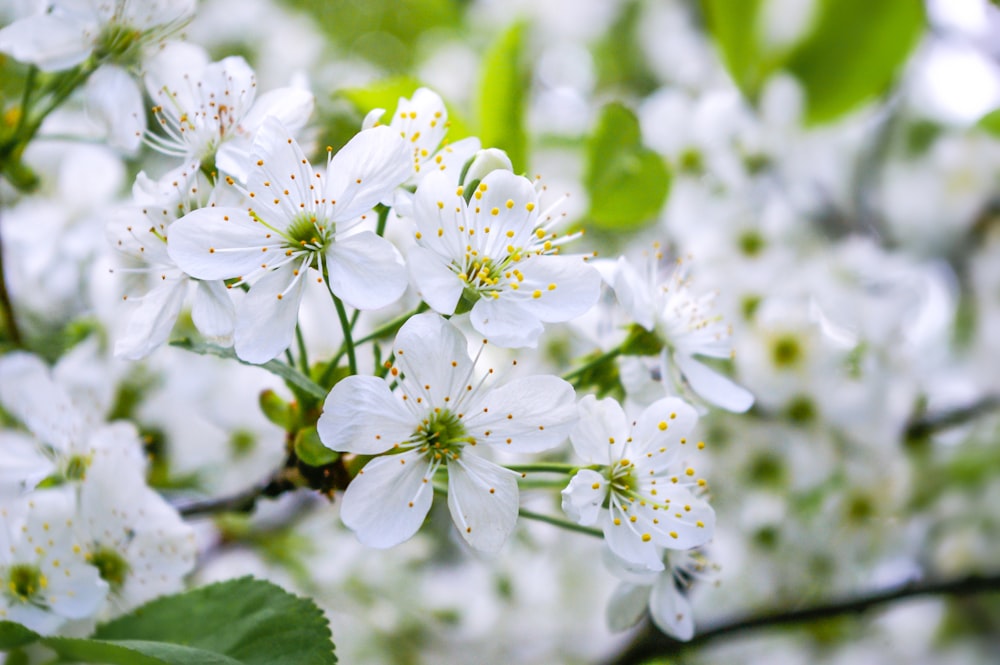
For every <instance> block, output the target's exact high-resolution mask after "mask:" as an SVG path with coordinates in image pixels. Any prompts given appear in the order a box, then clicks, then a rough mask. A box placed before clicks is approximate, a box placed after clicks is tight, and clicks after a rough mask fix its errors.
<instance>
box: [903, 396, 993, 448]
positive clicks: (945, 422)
mask: <svg viewBox="0 0 1000 665" xmlns="http://www.w3.org/2000/svg"><path fill="white" fill-rule="evenodd" d="M998 408H1000V395H987V396H985V397H983V398H981V399H980V400H979V401H978V402H973V403H972V404H969V405H967V406H963V407H959V408H957V409H952V410H951V411H942V412H940V413H934V414H930V415H925V416H922V417H919V418H913V419H912V420H910V422H909V423H908V424H907V426H906V439H907V440H913V439H922V438H924V437H927V436H930V435H931V434H934V433H935V432H940V431H941V430H944V429H948V428H949V427H954V426H955V425H961V424H962V423H964V422H968V421H970V420H974V419H975V418H978V417H979V416H981V415H984V414H987V413H989V412H990V411H993V410H995V409H998Z"/></svg>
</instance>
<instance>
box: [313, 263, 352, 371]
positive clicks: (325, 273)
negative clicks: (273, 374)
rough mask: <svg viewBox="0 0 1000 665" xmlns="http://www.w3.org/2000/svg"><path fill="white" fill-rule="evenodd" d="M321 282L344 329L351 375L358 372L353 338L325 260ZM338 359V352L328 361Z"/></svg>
mask: <svg viewBox="0 0 1000 665" xmlns="http://www.w3.org/2000/svg"><path fill="white" fill-rule="evenodd" d="M322 264H323V283H324V284H326V290H327V292H328V293H329V294H330V297H331V298H333V305H334V307H336V308H337V318H338V319H340V327H341V329H342V330H343V331H344V351H345V352H346V353H347V367H348V369H349V370H350V371H351V376H354V375H355V374H357V373H358V361H357V358H356V357H355V355H354V339H353V337H352V336H351V321H350V319H348V318H347V310H346V309H345V308H344V302H343V301H342V300H341V299H340V298H338V297H337V295H336V294H335V293H334V292H333V289H332V288H330V271H329V270H328V269H327V267H326V262H325V261H323V262H322ZM339 359H340V354H339V353H338V354H337V356H336V357H335V358H334V360H331V361H330V363H331V364H332V363H334V362H335V361H337V360H339Z"/></svg>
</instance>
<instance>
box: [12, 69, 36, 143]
mask: <svg viewBox="0 0 1000 665" xmlns="http://www.w3.org/2000/svg"><path fill="white" fill-rule="evenodd" d="M37 76H38V67H36V66H34V65H32V66H31V68H30V69H29V70H28V75H27V76H26V77H25V80H24V94H23V95H22V96H21V115H20V117H19V118H18V119H17V127H15V128H14V136H17V135H18V134H20V133H21V130H22V129H24V125H25V123H26V122H27V121H28V106H29V105H30V104H31V91H32V89H33V88H34V87H35V78H37Z"/></svg>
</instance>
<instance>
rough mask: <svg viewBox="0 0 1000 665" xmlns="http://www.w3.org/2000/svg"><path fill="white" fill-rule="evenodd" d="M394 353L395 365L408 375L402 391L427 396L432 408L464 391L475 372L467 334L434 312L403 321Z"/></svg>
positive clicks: (405, 375) (442, 404) (404, 374)
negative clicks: (466, 337) (470, 356)
mask: <svg viewBox="0 0 1000 665" xmlns="http://www.w3.org/2000/svg"><path fill="white" fill-rule="evenodd" d="M393 355H394V357H395V360H396V367H397V368H399V370H400V372H402V375H403V376H404V377H407V378H404V379H403V390H404V391H406V392H407V393H408V394H410V395H414V396H418V395H422V396H424V397H426V398H427V399H428V400H429V403H430V406H431V407H434V406H444V405H445V401H444V400H445V398H446V397H447V398H448V399H450V398H451V397H452V396H455V395H459V394H461V392H462V388H463V385H464V384H465V382H466V381H467V380H468V379H469V377H470V376H471V375H472V370H473V366H472V360H471V359H470V358H469V352H468V343H467V341H466V339H465V335H463V334H462V333H461V332H460V331H459V330H458V328H456V327H455V326H454V325H452V324H451V323H449V322H448V321H445V320H444V319H443V318H441V317H440V316H438V315H437V314H434V313H432V312H426V313H424V314H418V315H416V316H412V317H410V319H409V320H408V321H407V322H406V323H404V324H403V327H402V328H400V329H399V333H398V334H397V335H396V341H395V343H394V344H393ZM411 382H414V383H411Z"/></svg>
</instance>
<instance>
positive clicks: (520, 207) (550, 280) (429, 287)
mask: <svg viewBox="0 0 1000 665" xmlns="http://www.w3.org/2000/svg"><path fill="white" fill-rule="evenodd" d="M464 194H465V192H464V191H463V189H462V188H461V187H459V188H458V189H456V188H455V184H454V182H453V181H452V180H451V179H450V178H448V177H447V176H445V175H441V174H432V175H429V176H427V178H426V179H425V180H424V181H423V183H422V184H421V185H420V188H419V189H418V190H417V196H416V201H415V202H414V216H415V218H416V221H417V229H418V231H417V232H416V234H415V235H416V239H417V246H416V247H413V248H412V249H411V250H410V253H409V256H408V260H409V266H410V275H411V277H412V279H413V281H414V283H415V284H416V286H417V289H418V290H419V292H420V295H421V297H422V298H423V299H424V300H425V301H426V302H427V304H428V305H430V306H431V308H433V309H434V310H435V311H437V312H440V313H441V314H452V313H454V312H455V311H456V308H459V306H460V302H462V303H464V304H465V305H466V306H469V307H471V313H470V318H471V321H472V325H473V327H474V328H475V329H476V330H477V331H478V332H480V333H482V334H483V335H485V336H486V337H487V338H488V339H489V341H490V342H491V343H494V344H498V345H500V346H505V347H524V346H531V347H533V346H535V345H536V344H537V343H538V338H539V336H540V335H541V334H542V330H543V326H542V323H543V322H557V321H568V320H570V319H572V318H575V317H577V316H579V315H581V314H583V313H584V312H586V311H587V310H588V309H590V307H592V306H593V305H594V303H596V302H597V298H598V297H599V296H600V284H601V282H600V275H599V274H598V273H597V271H595V270H594V269H592V268H591V267H590V266H588V265H586V263H585V262H584V259H583V257H580V256H559V255H558V252H559V249H560V246H561V245H562V244H563V243H565V242H566V241H568V240H572V239H573V238H575V237H576V235H573V234H570V235H567V236H563V237H561V238H560V237H558V236H557V234H556V233H555V232H554V231H552V228H553V227H554V226H555V225H556V224H557V223H558V222H559V221H560V220H561V217H559V216H554V215H553V213H552V212H551V211H543V212H540V211H539V210H538V193H537V192H536V191H535V188H534V186H533V185H532V183H531V181H530V180H528V179H527V178H524V177H521V176H516V175H514V174H513V173H511V172H510V171H505V170H502V169H498V170H494V171H490V172H489V173H488V174H487V175H486V177H484V178H483V179H482V181H481V182H479V184H478V185H477V186H476V188H475V191H474V192H472V193H471V195H470V196H469V200H468V202H466V200H465V198H464Z"/></svg>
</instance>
